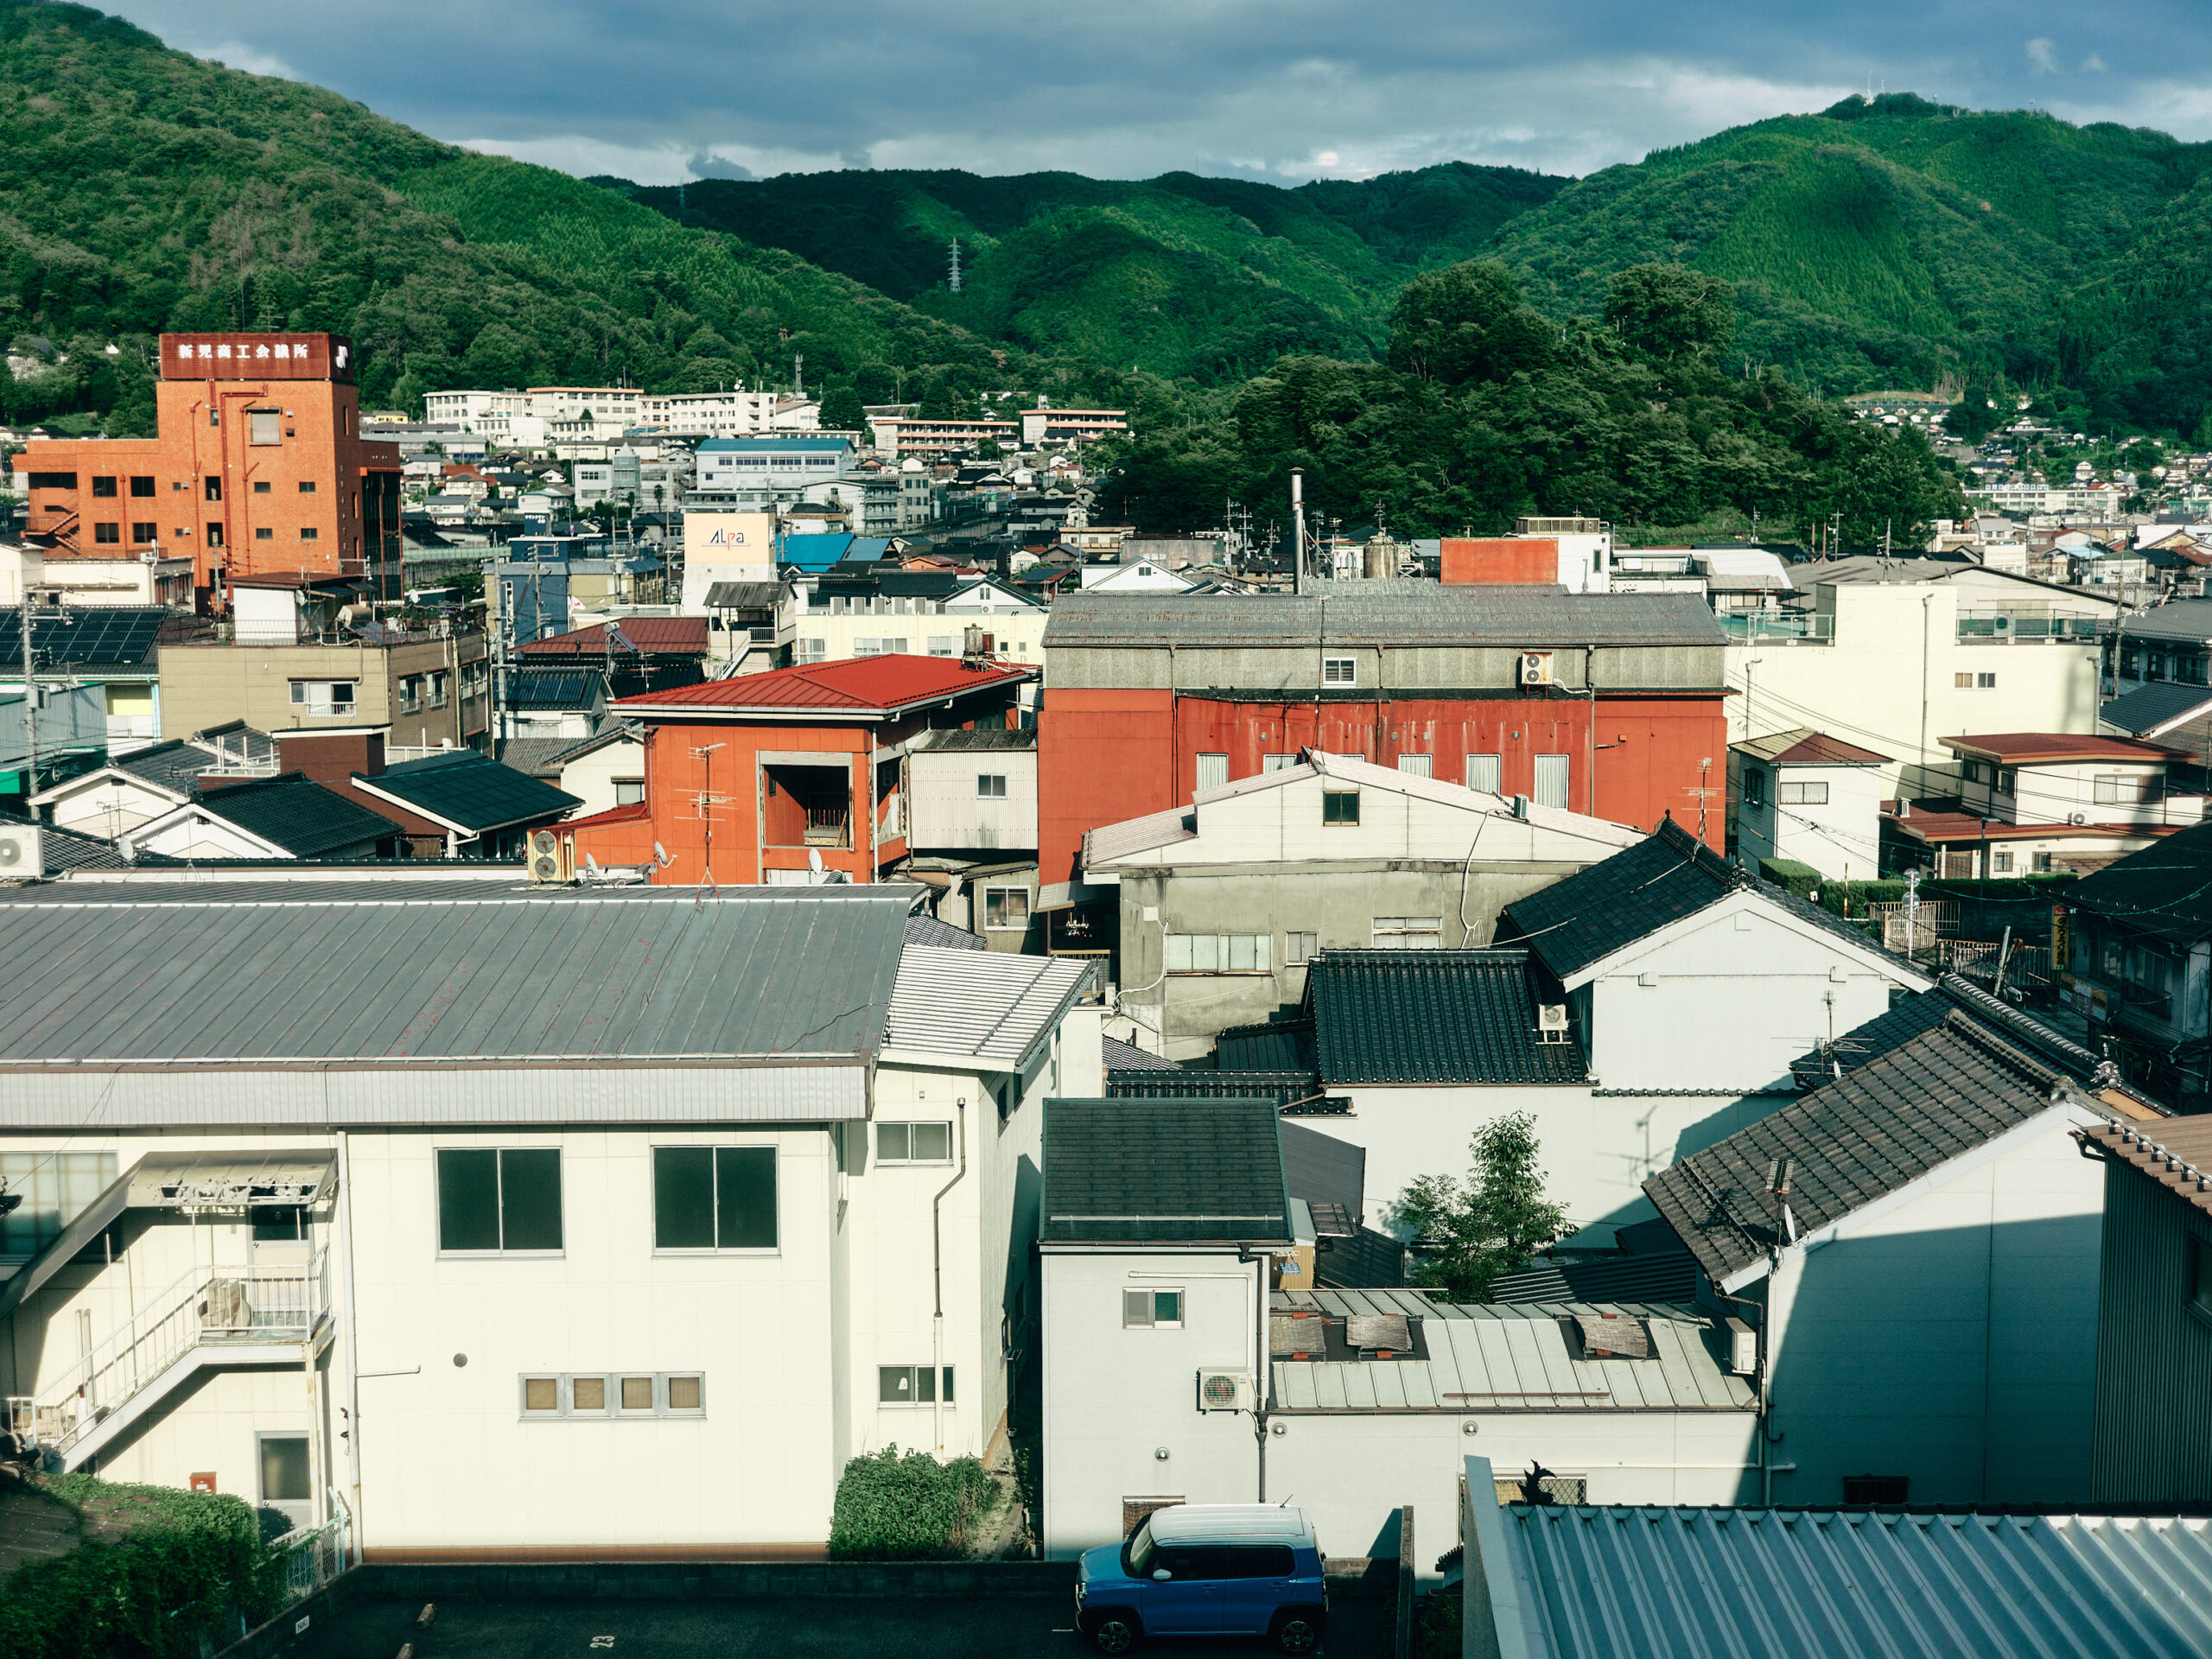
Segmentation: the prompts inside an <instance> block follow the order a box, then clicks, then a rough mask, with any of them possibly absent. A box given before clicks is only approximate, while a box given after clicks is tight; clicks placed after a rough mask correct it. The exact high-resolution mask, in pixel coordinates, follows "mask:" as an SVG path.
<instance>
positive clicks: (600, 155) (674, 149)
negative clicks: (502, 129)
mask: <svg viewBox="0 0 2212 1659" xmlns="http://www.w3.org/2000/svg"><path fill="white" fill-rule="evenodd" d="M454 143H458V144H459V145H460V146H461V148H462V149H474V150H480V151H482V152H483V153H484V154H486V155H487V156H513V157H514V159H515V160H517V161H518V162H534V163H535V164H536V165H537V166H539V167H550V168H556V169H557V170H558V171H560V172H563V173H573V174H575V175H576V176H577V177H578V178H588V177H589V176H591V175H593V174H595V173H611V174H613V175H614V176H615V177H617V178H623V179H628V180H630V181H632V182H634V183H637V184H688V183H689V182H690V179H691V168H690V157H691V149H690V146H689V145H688V144H667V145H655V146H654V147H652V148H651V149H638V148H635V147H632V146H631V145H628V144H610V143H607V142H605V141H604V140H602V139H598V138H588V137H584V136H583V135H582V134H581V133H570V134H569V135H568V136H566V137H560V138H459V139H455V140H454Z"/></svg>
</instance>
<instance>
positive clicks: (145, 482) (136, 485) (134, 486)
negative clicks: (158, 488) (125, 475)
mask: <svg viewBox="0 0 2212 1659" xmlns="http://www.w3.org/2000/svg"><path fill="white" fill-rule="evenodd" d="M130 493H131V494H133V495H135V496H139V497H142V498H143V497H145V496H149V495H151V494H153V493H154V480H152V479H150V478H134V479H132V480H130Z"/></svg>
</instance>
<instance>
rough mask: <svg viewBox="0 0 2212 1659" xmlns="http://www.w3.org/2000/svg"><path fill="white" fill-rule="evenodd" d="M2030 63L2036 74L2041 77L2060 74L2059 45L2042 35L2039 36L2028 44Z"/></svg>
mask: <svg viewBox="0 0 2212 1659" xmlns="http://www.w3.org/2000/svg"><path fill="white" fill-rule="evenodd" d="M2028 62H2029V63H2030V64H2031V66H2032V67H2034V69H2035V72H2036V73H2037V74H2039V75H2055V74H2056V73H2058V45H2057V43H2056V41H2051V40H2049V39H2047V38H2045V37H2044V36H2041V35H2038V36H2037V38H2035V39H2034V40H2032V41H2029V42H2028Z"/></svg>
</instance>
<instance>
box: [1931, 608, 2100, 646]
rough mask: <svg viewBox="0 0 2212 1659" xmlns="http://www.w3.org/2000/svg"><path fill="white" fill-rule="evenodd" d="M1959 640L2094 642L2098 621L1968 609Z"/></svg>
mask: <svg viewBox="0 0 2212 1659" xmlns="http://www.w3.org/2000/svg"><path fill="white" fill-rule="evenodd" d="M1958 637H1959V638H1960V639H1962V640H1967V641H1970V642H1973V641H1980V642H1985V643H1996V644H1999V645H2002V644H2005V643H2008V642H2010V641H2013V640H2031V639H2032V640H2037V641H2042V640H2046V639H2084V640H2088V639H2095V638H2096V637H2097V619H2096V618H2095V617H2094V616H2057V615H2053V614H2052V613H2049V612H2045V611H1999V610H1981V609H1967V610H1961V612H1960V613H1959V620H1958Z"/></svg>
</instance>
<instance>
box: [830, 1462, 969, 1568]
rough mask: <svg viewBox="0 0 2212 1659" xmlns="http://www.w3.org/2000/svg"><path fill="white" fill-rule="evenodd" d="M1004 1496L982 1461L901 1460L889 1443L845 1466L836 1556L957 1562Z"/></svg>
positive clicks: (833, 1547)
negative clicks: (981, 1524)
mask: <svg viewBox="0 0 2212 1659" xmlns="http://www.w3.org/2000/svg"><path fill="white" fill-rule="evenodd" d="M998 1496H999V1491H998V1484H997V1483H996V1482H995V1481H994V1480H992V1478H990V1476H989V1475H988V1474H986V1473H985V1472H984V1471H983V1465H982V1463H981V1462H980V1461H979V1460H977V1459H974V1458H955V1459H952V1461H950V1463H939V1462H938V1460H937V1459H935V1458H933V1457H931V1455H930V1454H929V1453H928V1452H907V1453H906V1456H904V1457H901V1456H899V1448H898V1447H897V1446H885V1447H884V1448H883V1450H882V1451H880V1452H875V1453H874V1454H873V1455H871V1456H865V1457H858V1458H855V1459H853V1460H852V1461H851V1462H849V1463H848V1464H847V1465H845V1472H844V1476H843V1478H842V1479H840V1480H839V1481H838V1483H837V1503H836V1509H835V1510H834V1511H833V1512H832V1514H831V1516H830V1522H829V1559H830V1560H835V1561H944V1560H958V1559H959V1558H960V1557H962V1556H963V1555H965V1554H967V1553H968V1547H969V1541H970V1539H971V1538H972V1537H973V1536H974V1535H975V1532H976V1527H977V1526H978V1525H979V1524H980V1523H981V1522H982V1521H983V1520H984V1519H985V1518H986V1517H987V1516H989V1515H990V1513H991V1512H992V1510H994V1509H995V1508H996V1507H997V1502H998Z"/></svg>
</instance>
